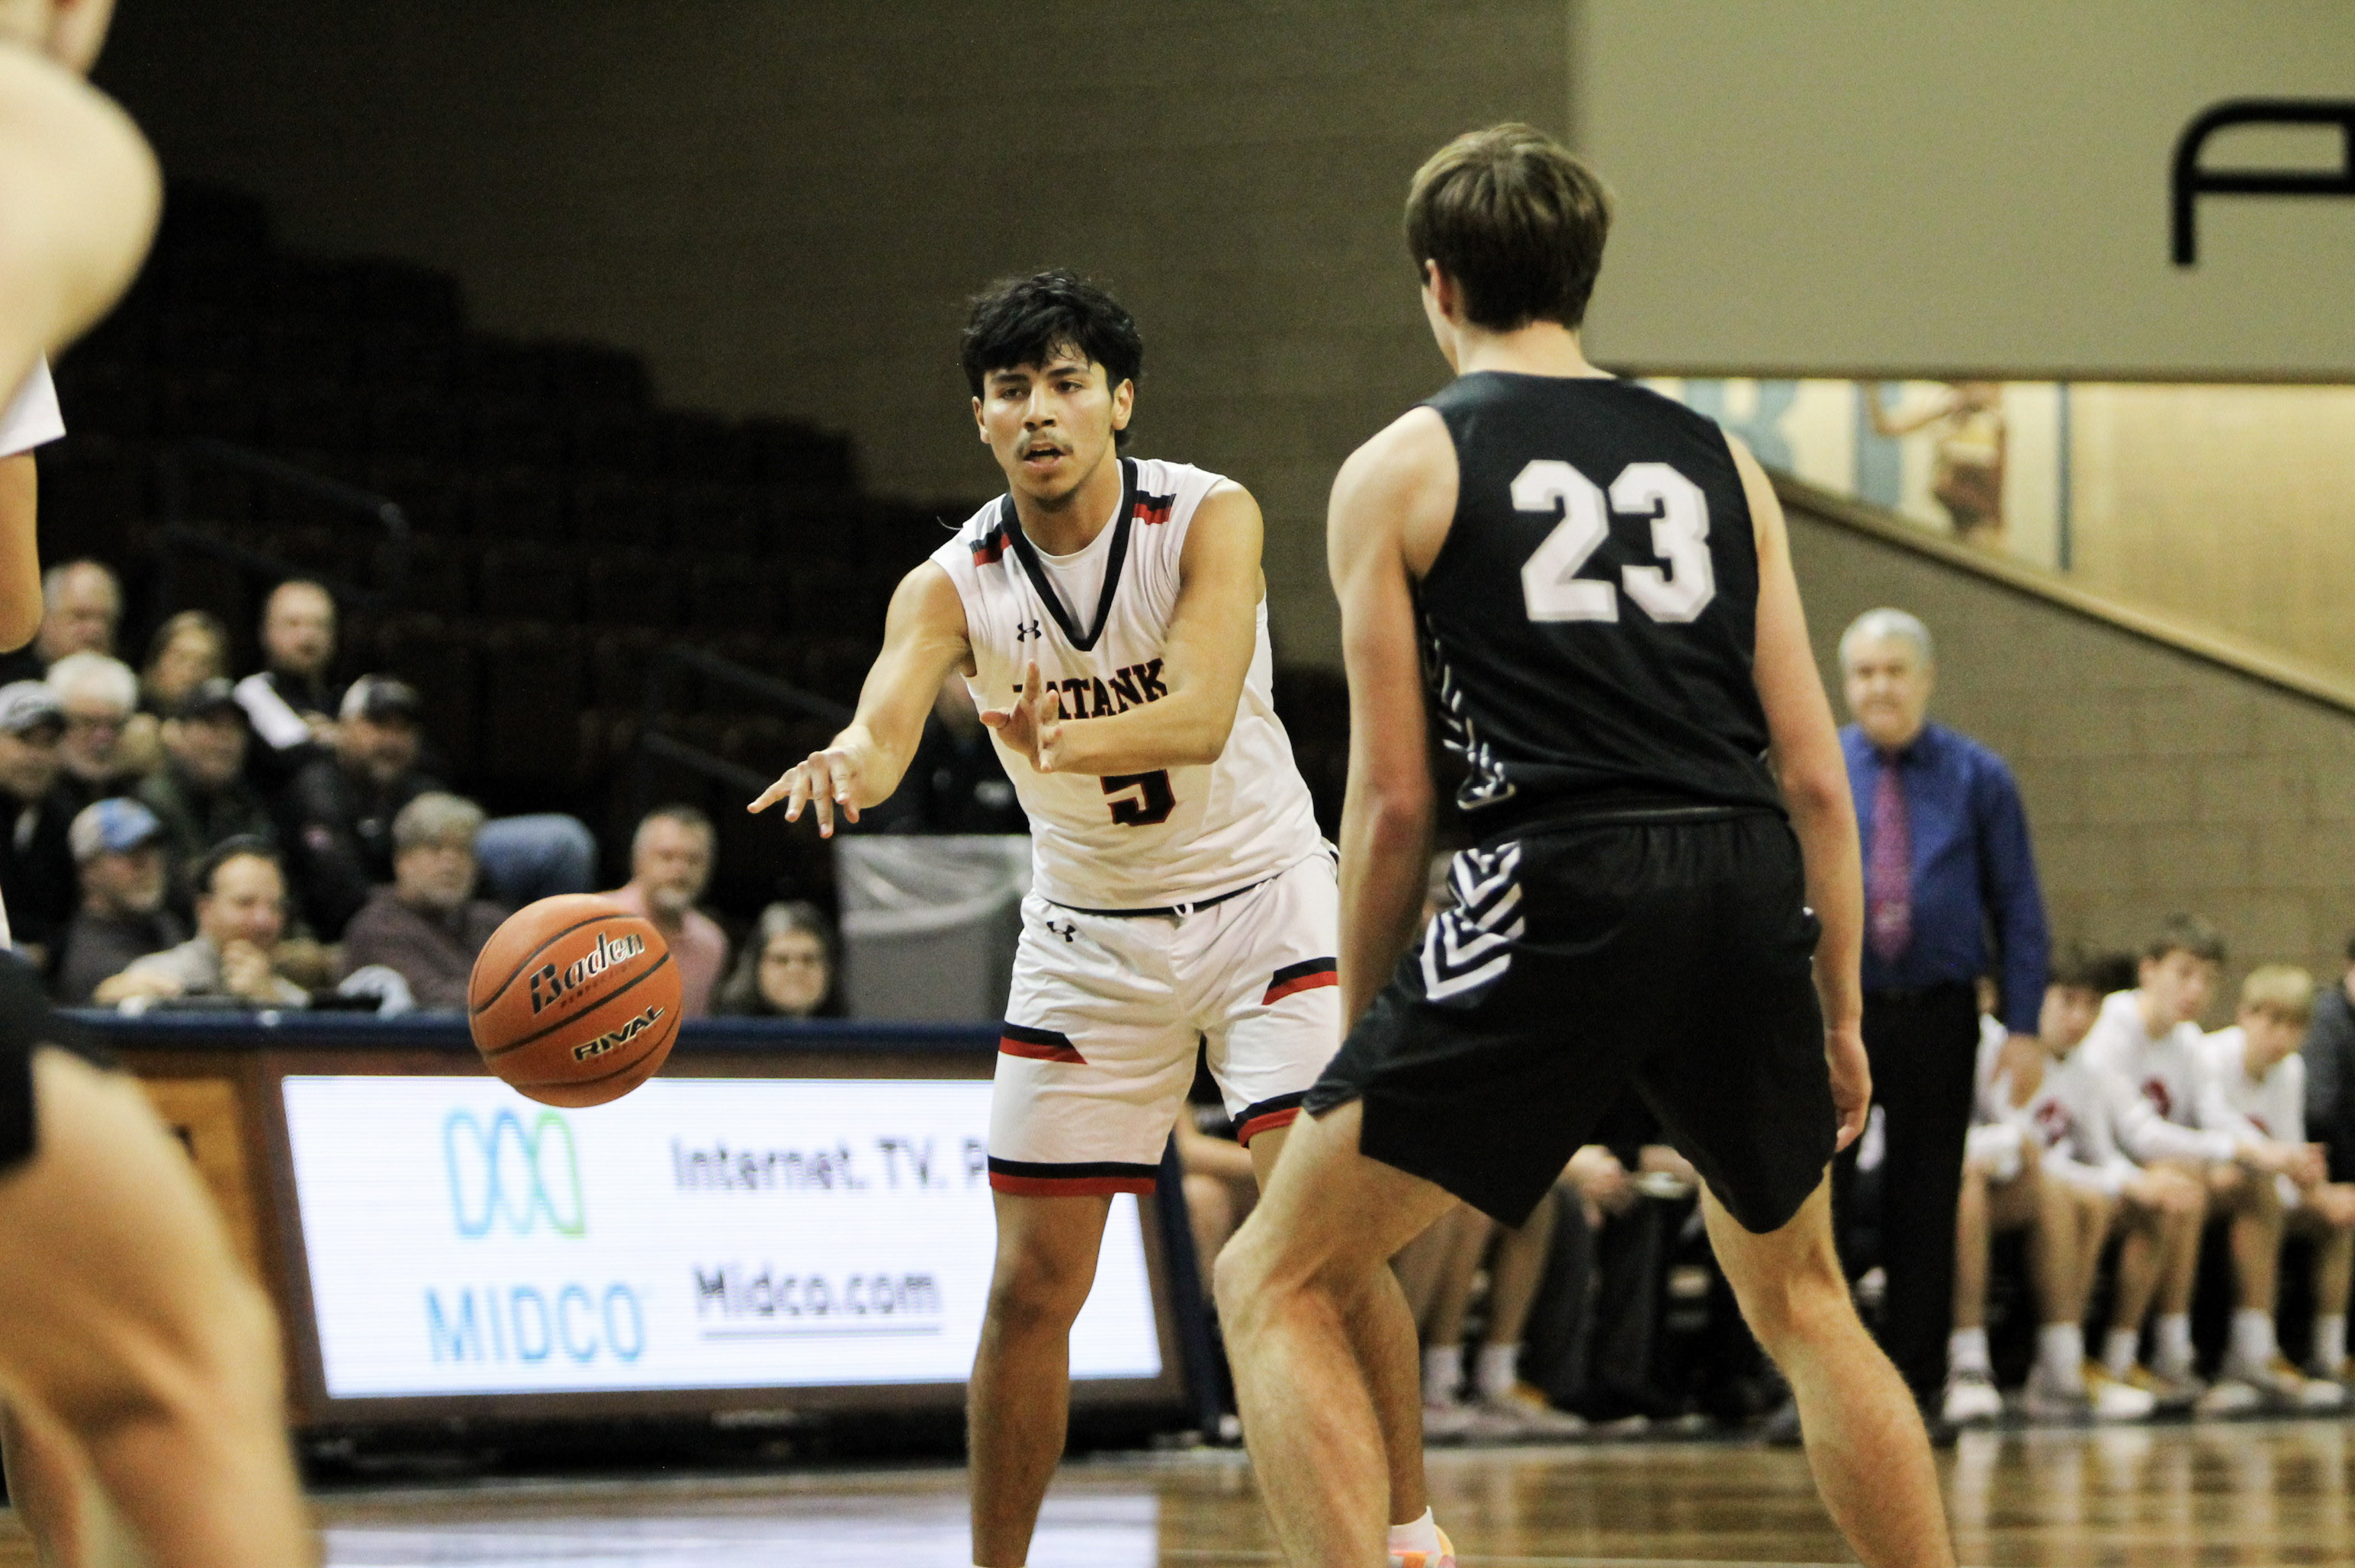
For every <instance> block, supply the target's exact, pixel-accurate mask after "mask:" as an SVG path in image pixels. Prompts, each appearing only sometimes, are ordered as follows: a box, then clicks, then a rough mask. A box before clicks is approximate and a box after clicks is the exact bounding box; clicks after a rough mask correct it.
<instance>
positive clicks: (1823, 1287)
mask: <svg viewBox="0 0 2355 1568" xmlns="http://www.w3.org/2000/svg"><path fill="white" fill-rule="evenodd" d="M1742 1312H1743V1314H1744V1316H1745V1317H1748V1318H1749V1320H1750V1328H1751V1332H1753V1334H1755V1335H1756V1336H1757V1337H1758V1342H1759V1343H1760V1344H1761V1345H1763V1346H1764V1347H1765V1348H1766V1350H1767V1353H1768V1354H1770V1355H1773V1356H1774V1357H1775V1358H1776V1359H1777V1360H1780V1359H1781V1358H1782V1356H1783V1354H1784V1353H1785V1351H1786V1350H1789V1349H1796V1348H1797V1347H1800V1346H1803V1345H1806V1344H1810V1343H1814V1342H1817V1341H1819V1340H1821V1339H1825V1338H1827V1337H1828V1336H1832V1335H1836V1334H1839V1333H1843V1332H1846V1331H1848V1330H1849V1328H1852V1327H1853V1326H1854V1324H1855V1322H1856V1303H1855V1302H1854V1300H1852V1299H1851V1298H1850V1296H1849V1288H1848V1280H1847V1278H1846V1277H1845V1276H1844V1275H1841V1273H1840V1270H1839V1264H1838V1260H1837V1259H1836V1258H1834V1257H1832V1256H1830V1255H1828V1253H1827V1254H1823V1255H1818V1254H1817V1252H1815V1251H1814V1250H1810V1251H1808V1252H1807V1253H1803V1254H1801V1256H1800V1257H1799V1259H1797V1260H1796V1261H1795V1262H1794V1263H1793V1264H1791V1265H1790V1266H1788V1267H1786V1268H1783V1269H1779V1270H1776V1271H1774V1272H1773V1273H1772V1274H1771V1275H1768V1276H1767V1277H1765V1278H1764V1279H1762V1280H1759V1281H1757V1282H1756V1283H1755V1284H1754V1285H1753V1286H1752V1288H1750V1289H1749V1290H1748V1291H1747V1292H1745V1293H1744V1295H1743V1298H1742Z"/></svg>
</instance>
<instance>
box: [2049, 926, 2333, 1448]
mask: <svg viewBox="0 0 2355 1568" xmlns="http://www.w3.org/2000/svg"><path fill="white" fill-rule="evenodd" d="M2223 965H2224V943H2223V939H2222V937H2220V936H2218V935H2217V934H2216V932H2215V929H2214V928H2213V927H2212V926H2211V925H2209V924H2208V923H2207V922H2205V921H2203V920H2199V919H2196V918H2194V917H2192V916H2190V915H2180V914H2179V915H2173V916H2170V917H2169V919H2168V920H2167V922H2166V923H2165V924H2164V925H2162V926H2161V927H2160V929H2159V932H2158V935H2156V936H2154V937H2153V938H2152V939H2151V941H2150V943H2149V944H2148V945H2147V947H2145V948H2144V949H2143V955H2142V962H2141V964H2140V965H2138V966H2137V975H2136V977H2137V981H2138V982H2139V983H2138V984H2137V987H2136V988H2135V989H2133V990H2131V991H2121V992H2119V993H2118V994H2117V995H2115V996H2114V997H2110V998H2109V1000H2108V1001H2106V1002H2105V1003H2103V1004H2102V1011H2101V1014H2100V1016H2099V1017H2098V1018H2097V1019H2095V1020H2094V1027H2093V1029H2092V1030H2091V1032H2089V1033H2088V1034H2087V1035H2086V1037H2085V1043H2084V1046H2083V1051H2084V1052H2085V1061H2086V1065H2087V1066H2088V1067H2089V1068H2091V1069H2092V1070H2093V1071H2094V1072H2095V1073H2096V1074H2098V1075H2100V1077H2101V1078H2102V1080H2103V1083H2104V1085H2105V1092H2106V1093H2107V1094H2108V1096H2109V1102H2110V1121H2111V1125H2112V1128H2113V1130H2114V1131H2115V1135H2116V1137H2117V1142H2118V1147H2119V1148H2120V1149H2121V1150H2122V1151H2124V1153H2125V1154H2126V1157H2127V1158H2128V1159H2131V1160H2133V1161H2134V1162H2135V1163H2136V1164H2137V1165H2139V1166H2142V1167H2143V1168H2146V1169H2148V1168H2154V1167H2162V1166H2163V1167H2167V1168H2173V1169H2175V1170H2178V1171H2179V1172H2181V1173H2182V1175H2184V1176H2185V1177H2186V1178H2188V1179H2190V1180H2191V1181H2193V1182H2196V1183H2198V1184H2199V1186H2200V1189H2202V1191H2203V1192H2205V1193H2206V1194H2207V1195H2208V1200H2209V1208H2210V1210H2211V1211H2214V1210H2216V1209H2217V1208H2219V1207H2223V1208H2226V1209H2229V1210H2231V1211H2238V1210H2239V1209H2240V1208H2241V1207H2242V1206H2243V1204H2245V1203H2246V1202H2247V1196H2246V1189H2247V1188H2248V1186H2249V1185H2250V1184H2249V1183H2248V1182H2246V1181H2245V1180H2243V1179H2242V1171H2240V1170H2235V1169H2233V1167H2236V1166H2237V1167H2240V1168H2243V1169H2244V1170H2245V1171H2247V1172H2253V1173H2255V1174H2259V1175H2263V1176H2268V1177H2270V1176H2278V1175H2291V1176H2294V1177H2297V1178H2298V1179H2306V1178H2307V1176H2309V1175H2318V1174H2319V1172H2320V1168H2321V1161H2320V1159H2319V1158H2318V1157H2316V1156H2315V1155H2314V1153H2313V1151H2312V1150H2310V1149H2309V1148H2307V1147H2306V1146H2305V1145H2302V1144H2290V1143H2284V1142H2280V1141H2278V1140H2276V1139H2273V1138H2268V1137H2266V1136H2264V1134H2262V1133H2260V1132H2259V1131H2257V1129H2256V1128H2254V1126H2252V1125H2249V1123H2248V1122H2247V1121H2246V1120H2245V1119H2243V1117H2242V1116H2241V1115H2239V1114H2238V1113H2236V1112H2235V1111H2233V1109H2232V1105H2231V1104H2229V1103H2228V1102H2227V1101H2226V1099H2225V1098H2224V1093H2223V1091H2222V1088H2221V1086H2219V1085H2218V1084H2217V1083H2216V1082H2215V1079H2214V1076H2213V1075H2212V1074H2211V1072H2209V1070H2208V1061H2207V1051H2206V1047H2205V1045H2204V1043H2203V1041H2204V1037H2203V1036H2202V1035H2201V1033H2200V1023H2199V1019H2200V1015H2201V1014H2202V1013H2204V1012H2206V1011H2207V1010H2208V1001H2209V998H2210V997H2211V996H2213V995H2214V993H2215V988H2216V978H2217V976H2218V975H2219V974H2220V973H2221V972H2222V969H2223ZM2160 1242H2161V1238H2159V1237H2157V1236H2154V1235H2152V1234H2151V1233H2150V1232H2147V1231H2141V1232H2129V1233H2128V1234H2127V1236H2126V1244H2125V1245H2124V1246H2123V1247H2122V1248H2121V1249H2120V1250H2119V1253H2118V1281H2117V1291H2116V1293H2115V1296H2114V1298H2113V1302H2112V1306H2111V1310H2110V1328H2109V1334H2108V1337H2107V1338H2106V1339H2105V1341H2104V1343H2103V1347H2102V1360H2103V1361H2104V1363H2105V1366H2106V1367H2107V1370H2108V1371H2109V1373H2110V1375H2111V1376H2113V1377H2118V1378H2123V1379H2126V1381H2130V1382H2132V1383H2134V1384H2135V1385H2136V1386H2137V1387H2139V1388H2144V1389H2147V1390H2148V1391H2149V1392H2151V1394H2152V1395H2153V1396H2154V1397H2155V1398H2157V1400H2158V1403H2159V1404H2160V1405H2161V1407H2163V1408H2164V1407H2168V1406H2171V1405H2183V1404H2188V1403H2192V1402H2194V1401H2196V1400H2198V1399H2199V1398H2200V1396H2201V1394H2202V1393H2203V1392H2207V1391H2205V1390H2203V1389H2202V1388H2201V1386H2200V1382H2199V1381H2198V1380H2197V1379H2196V1378H2195V1377H2194V1376H2193V1374H2192V1353H2191V1292H2192V1287H2193V1285H2195V1284H2197V1283H2198V1278H2199V1272H2200V1246H2199V1236H2198V1233H2197V1232H2193V1233H2192V1235H2191V1236H2190V1240H2189V1242H2188V1243H2187V1242H2183V1241H2181V1240H2178V1241H2177V1242H2176V1243H2175V1245H2174V1246H2173V1248H2172V1249H2171V1250H2169V1249H2166V1248H2164V1247H2162V1245H2161V1244H2160ZM2242 1275H2243V1277H2242V1279H2241V1282H2240V1288H2241V1295H2242V1305H2243V1307H2246V1306H2247V1304H2248V1300H2249V1296H2250V1293H2251V1291H2252V1289H2253V1285H2252V1281H2251V1280H2250V1279H2249V1277H2248V1275H2247V1271H2246V1270H2243V1271H2242ZM2154 1297H2156V1300H2157V1303H2158V1313H2157V1317H2155V1318H2154V1320H2153V1323H2152V1342H2153V1348H2152V1353H2151V1356H2150V1358H2149V1360H2147V1361H2143V1362H2140V1363H2137V1353H2138V1352H2139V1350H2140V1348H2141V1345H2140V1341H2141V1330H2142V1323H2143V1318H2144V1317H2145V1315H2146V1314H2147V1313H2148V1312H2150V1310H2151V1307H2152V1302H2153V1299H2154ZM2266 1322H2267V1324H2268V1326H2270V1323H2271V1317H2270V1315H2267V1317H2266ZM2228 1367H2229V1371H2230V1381H2232V1382H2233V1383H2234V1384H2236V1385H2238V1386H2236V1387H2235V1388H2233V1389H2231V1390H2225V1391H2222V1392H2220V1393H2219V1396H2218V1398H2217V1400H2216V1401H2214V1402H2212V1403H2211V1404H2210V1405H2209V1406H2207V1407H2206V1408H2208V1409H2210V1410H2211V1411H2215V1412H2217V1413H2222V1411H2224V1410H2226V1409H2228V1408H2233V1407H2238V1406H2240V1405H2242V1404H2243V1403H2254V1401H2255V1400H2256V1399H2257V1398H2258V1397H2260V1394H2261V1392H2262V1391H2261V1390H2259V1389H2258V1388H2257V1387H2256V1385H2254V1383H2250V1382H2248V1381H2245V1380H2244V1379H2243V1377H2242V1375H2241V1374H2243V1373H2244V1372H2254V1371H2256V1370H2257V1369H2254V1368H2251V1367H2249V1366H2247V1365H2246V1363H2245V1358H2233V1359H2231V1360H2229V1361H2228Z"/></svg>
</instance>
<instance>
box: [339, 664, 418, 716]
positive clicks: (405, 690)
mask: <svg viewBox="0 0 2355 1568" xmlns="http://www.w3.org/2000/svg"><path fill="white" fill-rule="evenodd" d="M424 709H425V703H424V699H421V698H420V697H419V696H418V695H417V688H415V687H413V686H411V685H410V684H409V683H408V682H407V681H405V680H395V679H394V678H393V677H390V676H389V675H364V676H362V677H359V679H357V680H356V681H354V682H352V688H351V689H350V690H349V691H346V693H344V706H343V710H342V711H341V712H340V713H338V714H337V715H336V717H337V718H338V719H342V720H353V719H365V720H368V722H369V723H371V724H385V723H396V724H414V723H416V722H417V719H418V715H419V714H421V713H422V712H423V711H424Z"/></svg>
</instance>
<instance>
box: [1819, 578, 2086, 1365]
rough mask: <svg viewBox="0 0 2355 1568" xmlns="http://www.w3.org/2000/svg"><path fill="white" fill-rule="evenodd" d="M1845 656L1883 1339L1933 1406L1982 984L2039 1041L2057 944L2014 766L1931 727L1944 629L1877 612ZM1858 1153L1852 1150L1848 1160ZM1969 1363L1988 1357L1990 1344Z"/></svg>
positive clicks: (1844, 648) (1845, 645)
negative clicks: (1935, 636)
mask: <svg viewBox="0 0 2355 1568" xmlns="http://www.w3.org/2000/svg"><path fill="white" fill-rule="evenodd" d="M1839 651H1840V669H1841V673H1842V675H1843V677H1844V680H1845V689H1846V693H1847V697H1848V705H1849V711H1850V712H1851V713H1853V714H1854V715H1855V716H1856V722H1855V723H1853V724H1850V725H1849V726H1848V727H1847V728H1846V729H1844V730H1842V731H1840V743H1841V746H1842V748H1843V750H1844V751H1845V752H1847V755H1848V773H1849V787H1850V788H1851V789H1852V790H1853V791H1854V793H1855V795H1856V820H1857V829H1858V837H1859V840H1860V842H1861V844H1862V847H1863V849H1864V894H1865V941H1864V1048H1865V1053H1866V1055H1867V1056H1868V1057H1869V1058H1870V1061H1871V1063H1872V1088H1873V1096H1874V1099H1875V1100H1876V1101H1877V1103H1878V1104H1880V1105H1881V1107H1882V1109H1883V1112H1884V1115H1885V1116H1886V1120H1885V1122H1884V1124H1883V1132H1882V1136H1883V1139H1884V1142H1883V1146H1882V1147H1883V1148H1884V1150H1885V1152H1884V1154H1883V1156H1882V1159H1883V1164H1882V1167H1881V1193H1882V1199H1881V1223H1880V1227H1879V1228H1880V1233H1881V1265H1882V1267H1883V1268H1884V1269H1885V1270H1886V1271H1887V1277H1888V1292H1887V1295H1886V1296H1884V1297H1883V1298H1882V1306H1881V1342H1882V1344H1883V1345H1884V1346H1885V1347H1886V1349H1888V1351H1889V1357H1890V1360H1892V1361H1894V1362H1896V1363H1897V1370H1898V1371H1899V1372H1901V1373H1902V1374H1903V1376H1904V1378H1905V1381H1907V1382H1908V1383H1909V1384H1911V1385H1912V1386H1913V1391H1914V1392H1915V1394H1916V1395H1917V1396H1920V1397H1922V1398H1923V1399H1924V1400H1925V1401H1927V1400H1929V1399H1932V1398H1934V1396H1935V1395H1936V1394H1937V1392H1938V1390H1939V1388H1940V1385H1941V1384H1942V1383H1943V1382H1944V1381H1945V1376H1946V1371H1947V1367H1946V1359H1947V1358H1946V1349H1947V1334H1948V1329H1949V1327H1950V1325H1951V1323H1952V1321H1953V1310H1954V1278H1955V1203H1956V1200H1958V1198H1959V1196H1960V1194H1961V1190H1962V1175H1963V1138H1964V1135H1965V1134H1966V1132H1968V1131H1969V1129H1970V1122H1971V1101H1972V1094H1973V1068H1974V1066H1975V1064H1976V1061H1977V1050H1978V1034H1979V1028H1978V1005H1977V995H1976V987H1977V981H1978V977H1979V976H1982V975H1992V976H1995V978H1996V982H1997V988H1998V995H1999V997H2000V998H2001V1000H2000V1002H1999V1004H1998V1018H2000V1019H2001V1020H2002V1022H2003V1025H2004V1027H2005V1028H2006V1029H2009V1031H2010V1032H2011V1033H2012V1034H2014V1035H2021V1036H2027V1037H2030V1038H2031V1039H2032V1038H2033V1037H2034V1036H2035V1034H2036V1020H2037V1009H2038V1008H2039V1007H2041V1005H2042V1002H2043V998H2044V979H2045V967H2046V963H2047V959H2048V956H2049V955H2050V952H2051V941H2050V937H2049V935H2048V933H2047V931H2046V927H2045V923H2044V895H2043V893H2042V891H2041V890H2040V889H2039V888H2038V886H2037V881H2036V862H2035V858H2034V855H2033V853H2032V851H2031V850H2030V846H2029V839H2028V814H2027V812H2026V811H2025V810H2024V809H2023V808H2022V807H2021V805H2020V801H2019V784H2016V783H2015V782H2014V781H2013V779H2012V776H2011V770H2010V769H2009V768H2008V767H2006V766H2005V765H2004V763H2003V759H2002V758H2000V757H1998V756H1997V755H1996V754H1995V753H1994V752H1991V751H1989V750H1988V749H1987V747H1985V746H1983V745H1981V744H1979V743H1978V742H1977V741H1974V740H1972V739H1970V738H1969V737H1968V736H1966V735H1961V734H1957V733H1956V732H1955V731H1952V730H1949V729H1947V728H1946V727H1945V725H1943V724H1933V723H1930V722H1929V721H1928V713H1929V706H1930V694H1931V690H1932V688H1933V687H1934V677H1935V666H1934V662H1933V657H1932V649H1931V644H1930V633H1929V629H1928V628H1927V627H1925V626H1923V624H1922V623H1921V622H1920V621H1919V620H1917V619H1915V618H1914V617H1913V616H1912V615H1909V614H1907V613H1905V612H1904V611H1902V610H1870V611H1867V612H1866V613H1864V614H1862V615H1859V616H1858V617H1857V619H1856V622H1855V624H1852V625H1850V626H1849V629H1848V630H1847V631H1846V632H1845V633H1844V634H1842V635H1841V637H1840V650H1839ZM1855 1155H1856V1150H1855V1148H1854V1147H1850V1148H1849V1150H1848V1152H1847V1153H1846V1154H1845V1155H1843V1156H1842V1160H1843V1162H1844V1163H1852V1162H1853V1160H1854V1158H1855ZM1845 1185H1846V1183H1845V1182H1843V1183H1842V1186H1843V1187H1844V1186H1845ZM1963 1353H1964V1354H1965V1355H1966V1356H1968V1357H1970V1358H1971V1359H1973V1360H1981V1359H1983V1357H1984V1350H1983V1348H1982V1347H1979V1346H1977V1344H1974V1345H1972V1346H1968V1347H1964V1348H1963ZM1985 1370H1986V1369H1985V1368H1984V1367H1980V1368H1977V1371H1985Z"/></svg>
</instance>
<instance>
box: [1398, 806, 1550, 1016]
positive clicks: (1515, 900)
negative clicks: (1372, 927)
mask: <svg viewBox="0 0 2355 1568" xmlns="http://www.w3.org/2000/svg"><path fill="white" fill-rule="evenodd" d="M1520 864H1521V847H1520V845H1519V843H1518V841H1516V842H1514V843H1510V844H1506V845H1502V846H1500V847H1499V848H1495V849H1485V850H1484V849H1466V850H1465V851H1463V852H1462V853H1461V854H1459V855H1457V856H1456V857H1455V864H1454V865H1452V866H1450V867H1449V868H1448V872H1447V885H1448V888H1449V891H1452V892H1454V893H1455V905H1454V906H1453V907H1452V908H1449V909H1445V910H1443V911H1441V912H1440V914H1439V917H1438V918H1437V919H1435V920H1433V922H1432V923H1431V929H1430V930H1429V931H1428V932H1426V933H1424V934H1423V995H1424V996H1425V997H1428V998H1429V999H1430V1000H1432V1001H1434V1002H1444V1003H1446V1004H1448V1005H1450V1006H1452V1007H1459V1008H1465V1007H1470V1006H1471V1005H1472V1003H1473V1002H1474V1001H1475V1000H1476V999H1477V997H1478V994H1479V993H1481V992H1483V991H1485V990H1487V988H1488V987H1490V986H1492V985H1494V984H1495V983H1496V982H1497V981H1498V980H1500V979H1502V978H1504V975H1505V971H1506V970H1508V969H1509V968H1511V967H1512V966H1513V945H1512V944H1513V943H1514V942H1515V941H1516V940H1517V939H1518V937H1519V936H1520V934H1521V933H1522V932H1523V931H1524V930H1526V929H1527V927H1528V924H1529V923H1528V920H1527V918H1526V917H1525V916H1524V915H1523V914H1522V912H1521V885H1520V883H1519V882H1518V880H1516V879H1515V875H1514V874H1515V873H1516V872H1517V871H1518V869H1520Z"/></svg>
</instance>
